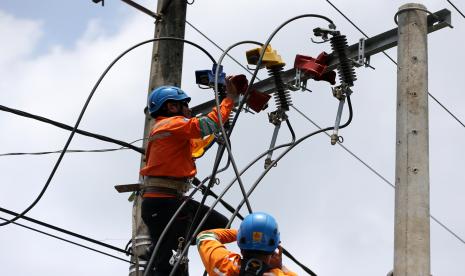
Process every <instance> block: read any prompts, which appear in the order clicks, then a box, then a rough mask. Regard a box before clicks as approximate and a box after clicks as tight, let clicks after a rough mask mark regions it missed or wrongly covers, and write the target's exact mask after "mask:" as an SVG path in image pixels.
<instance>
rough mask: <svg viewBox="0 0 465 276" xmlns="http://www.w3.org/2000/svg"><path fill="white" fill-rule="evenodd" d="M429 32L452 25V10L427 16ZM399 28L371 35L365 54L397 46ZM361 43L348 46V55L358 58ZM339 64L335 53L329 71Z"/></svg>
mask: <svg viewBox="0 0 465 276" xmlns="http://www.w3.org/2000/svg"><path fill="white" fill-rule="evenodd" d="M426 20H427V24H428V33H431V32H434V31H437V30H440V29H442V28H444V27H452V25H451V12H450V10H448V9H442V10H440V11H438V12H435V13H433V14H432V15H431V14H430V15H428V17H427V19H426ZM397 39H398V36H397V28H394V29H391V30H389V31H387V32H384V33H382V34H379V35H376V36H373V37H370V38H368V39H366V40H365V47H364V49H365V51H364V56H365V57H370V56H372V55H375V54H377V53H380V52H382V51H384V50H387V49H390V48H392V47H395V46H397ZM358 49H359V44H358V43H355V44H353V45H350V46H349V47H348V48H347V57H348V58H349V59H357V57H358V54H359V53H358ZM338 64H339V60H338V59H337V57H335V56H334V54H333V53H331V54H330V55H329V58H328V69H327V70H328V71H329V70H334V69H335V68H336V67H337V65H338Z"/></svg>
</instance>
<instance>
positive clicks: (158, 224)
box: [142, 197, 228, 276]
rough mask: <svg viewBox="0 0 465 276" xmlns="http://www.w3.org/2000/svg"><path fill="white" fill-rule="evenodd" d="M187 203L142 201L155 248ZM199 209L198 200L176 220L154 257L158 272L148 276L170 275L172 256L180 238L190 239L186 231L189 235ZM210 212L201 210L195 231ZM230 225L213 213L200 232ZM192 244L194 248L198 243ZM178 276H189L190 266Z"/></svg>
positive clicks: (177, 273)
mask: <svg viewBox="0 0 465 276" xmlns="http://www.w3.org/2000/svg"><path fill="white" fill-rule="evenodd" d="M184 200H185V198H184V197H181V198H144V199H143V201H142V219H143V220H144V222H145V224H147V226H148V228H149V231H150V236H151V238H152V242H153V244H154V246H155V244H157V242H158V238H159V237H160V235H161V233H162V232H163V230H164V229H165V226H166V225H167V224H168V222H169V220H170V219H171V217H172V216H173V215H174V213H175V212H176V210H177V209H178V207H179V206H180V205H181V204H182V203H183V202H184ZM199 206H200V203H199V202H197V201H195V200H189V201H188V202H187V204H186V205H185V206H184V207H183V209H182V210H181V212H180V213H179V214H178V216H177V217H176V218H175V220H174V222H173V224H172V225H171V227H170V228H169V230H168V231H167V233H166V235H165V237H164V238H163V240H162V243H161V245H160V249H159V250H158V253H157V256H156V257H155V262H154V269H155V270H154V271H153V272H152V273H150V274H149V275H151V276H168V275H169V274H170V272H171V269H172V266H171V265H170V264H169V260H170V258H171V256H172V255H173V250H174V251H176V249H177V248H178V238H179V237H183V238H185V237H186V236H187V231H189V227H190V226H191V224H192V221H193V218H194V215H195V212H196V211H197V209H198V208H199ZM208 209H209V207H207V206H202V207H201V209H200V216H199V219H197V222H196V225H194V226H193V230H195V229H196V228H197V226H198V223H199V222H200V220H201V219H202V218H203V216H204V215H205V214H206V212H207V211H208ZM227 223H228V219H227V218H226V217H225V216H223V215H222V214H220V213H218V212H217V211H215V210H213V211H212V212H211V213H210V216H209V217H208V219H207V220H206V221H205V223H204V225H203V226H202V228H201V231H203V230H208V229H215V228H224V227H225V226H226V224H227ZM193 230H192V231H193ZM185 242H187V241H185ZM193 244H195V239H194V241H193ZM147 261H148V260H147ZM175 275H176V276H185V275H189V272H188V267H187V264H186V265H182V266H181V265H180V266H179V267H178V269H177V272H176V274H175Z"/></svg>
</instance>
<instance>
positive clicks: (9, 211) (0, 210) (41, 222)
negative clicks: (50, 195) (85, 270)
mask: <svg viewBox="0 0 465 276" xmlns="http://www.w3.org/2000/svg"><path fill="white" fill-rule="evenodd" d="M0 212H3V213H6V214H9V215H12V216H17V215H18V213H16V212H13V211H11V210H8V209H5V208H2V207H0ZM21 218H22V219H24V220H27V221H30V222H32V223H35V224H38V225H40V226H43V227H47V228H50V229H53V230H55V231H58V232H61V233H64V234H67V235H70V236H73V237H76V238H79V239H82V240H85V241H88V242H91V243H94V244H97V245H100V246H103V247H106V248H109V249H112V250H115V251H118V252H120V253H124V254H126V255H130V253H129V252H128V251H126V250H123V249H121V248H118V247H116V246H113V245H110V244H107V243H104V242H101V241H98V240H95V239H92V238H89V237H86V236H84V235H81V234H77V233H75V232H72V231H69V230H66V229H63V228H60V227H58V226H55V225H52V224H49V223H46V222H43V221H40V220H37V219H34V218H31V217H28V216H22V217H21Z"/></svg>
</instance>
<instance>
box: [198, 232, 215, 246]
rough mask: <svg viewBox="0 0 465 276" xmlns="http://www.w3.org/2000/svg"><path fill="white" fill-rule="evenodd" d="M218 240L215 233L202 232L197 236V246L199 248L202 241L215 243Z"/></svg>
mask: <svg viewBox="0 0 465 276" xmlns="http://www.w3.org/2000/svg"><path fill="white" fill-rule="evenodd" d="M217 240H218V238H217V237H216V235H215V233H212V232H204V233H201V234H200V235H198V236H197V241H196V243H197V246H200V243H201V242H202V241H217Z"/></svg>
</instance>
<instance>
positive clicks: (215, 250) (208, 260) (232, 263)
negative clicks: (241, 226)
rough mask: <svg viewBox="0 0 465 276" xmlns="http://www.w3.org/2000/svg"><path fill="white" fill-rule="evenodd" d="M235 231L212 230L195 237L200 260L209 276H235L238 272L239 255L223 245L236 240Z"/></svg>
mask: <svg viewBox="0 0 465 276" xmlns="http://www.w3.org/2000/svg"><path fill="white" fill-rule="evenodd" d="M236 236H237V230H235V229H212V230H207V231H203V232H201V233H200V234H198V235H197V248H198V250H199V254H200V258H201V259H202V262H203V264H204V266H205V269H206V270H207V272H208V274H209V275H221V274H220V273H218V272H221V273H223V275H235V274H234V273H235V272H239V260H240V255H239V254H236V253H233V252H231V251H229V250H227V249H226V247H225V246H224V243H229V242H233V241H235V240H236Z"/></svg>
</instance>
